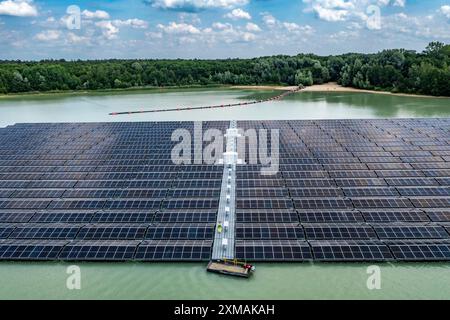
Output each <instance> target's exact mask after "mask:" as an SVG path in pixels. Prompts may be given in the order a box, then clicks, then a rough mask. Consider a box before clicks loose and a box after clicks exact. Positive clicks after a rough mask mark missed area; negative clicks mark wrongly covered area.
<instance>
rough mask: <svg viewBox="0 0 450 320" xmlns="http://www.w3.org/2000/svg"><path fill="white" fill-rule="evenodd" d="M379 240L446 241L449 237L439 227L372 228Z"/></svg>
mask: <svg viewBox="0 0 450 320" xmlns="http://www.w3.org/2000/svg"><path fill="white" fill-rule="evenodd" d="M374 229H375V232H376V233H377V235H378V237H379V238H380V239H446V238H450V235H449V234H448V233H447V232H446V231H445V230H444V228H443V227H441V226H431V225H429V226H423V225H420V226H404V225H402V226H374Z"/></svg>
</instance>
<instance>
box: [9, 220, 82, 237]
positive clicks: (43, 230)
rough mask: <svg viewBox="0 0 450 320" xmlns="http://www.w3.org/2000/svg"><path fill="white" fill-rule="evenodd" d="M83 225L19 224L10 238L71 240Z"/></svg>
mask: <svg viewBox="0 0 450 320" xmlns="http://www.w3.org/2000/svg"><path fill="white" fill-rule="evenodd" d="M80 228H81V225H77V224H60V223H52V224H33V223H28V224H24V225H17V226H16V228H14V231H13V232H12V233H11V234H10V235H9V238H10V239H42V240H71V239H75V237H76V235H77V233H78V231H79V230H80Z"/></svg>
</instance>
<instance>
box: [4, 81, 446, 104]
mask: <svg viewBox="0 0 450 320" xmlns="http://www.w3.org/2000/svg"><path fill="white" fill-rule="evenodd" d="M297 88H298V87H297V86H282V85H238V86H227V85H211V86H185V87H134V88H123V89H103V90H80V91H48V92H23V93H14V94H0V100H2V99H14V98H28V97H30V98H41V97H42V98H45V97H55V96H77V95H108V94H121V93H139V92H142V93H146V92H165V91H181V90H207V89H211V90H214V89H216V90H229V89H238V90H276V91H289V90H294V89H297ZM301 92H324V93H333V92H342V93H371V94H382V95H391V96H399V97H413V98H435V99H450V97H445V96H430V95H420V94H412V93H393V92H389V91H377V90H367V89H357V88H352V87H343V86H341V85H339V84H337V83H336V82H329V83H324V84H315V85H312V86H309V87H305V88H304V89H302V90H300V91H299V93H301Z"/></svg>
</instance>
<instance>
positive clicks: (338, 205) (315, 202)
mask: <svg viewBox="0 0 450 320" xmlns="http://www.w3.org/2000/svg"><path fill="white" fill-rule="evenodd" d="M294 206H295V208H297V209H347V208H352V203H351V201H350V200H348V199H294Z"/></svg>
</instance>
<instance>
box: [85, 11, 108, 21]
mask: <svg viewBox="0 0 450 320" xmlns="http://www.w3.org/2000/svg"><path fill="white" fill-rule="evenodd" d="M81 14H82V15H83V17H84V18H86V19H103V20H104V19H109V13H108V12H106V11H103V10H96V11H89V10H84V11H83V12H82V13H81Z"/></svg>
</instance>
